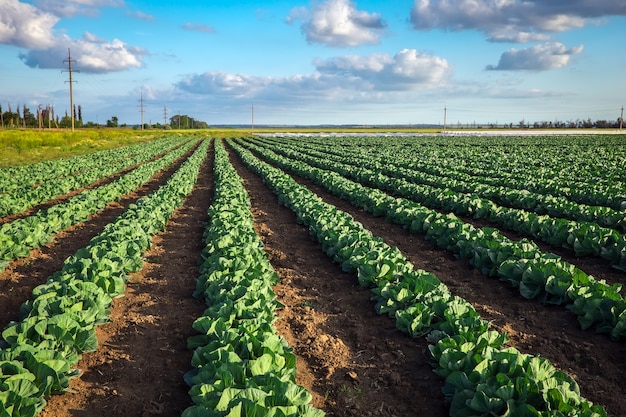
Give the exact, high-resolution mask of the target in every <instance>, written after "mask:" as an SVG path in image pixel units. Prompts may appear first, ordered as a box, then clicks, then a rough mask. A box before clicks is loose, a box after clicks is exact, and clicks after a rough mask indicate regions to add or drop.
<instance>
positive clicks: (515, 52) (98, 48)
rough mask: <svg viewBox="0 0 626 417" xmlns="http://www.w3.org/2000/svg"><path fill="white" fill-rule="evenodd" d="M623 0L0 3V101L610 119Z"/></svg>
mask: <svg viewBox="0 0 626 417" xmlns="http://www.w3.org/2000/svg"><path fill="white" fill-rule="evenodd" d="M625 41H626V0H439V1H437V0H414V1H402V0H394V1H387V2H380V1H369V0H359V1H349V0H315V1H308V0H302V1H280V0H279V1H207V0H193V1H185V0H180V1H171V0H168V1H162V0H29V1H26V0H0V74H1V80H2V81H1V85H2V87H1V88H0V104H1V105H2V107H3V109H4V110H5V111H6V109H7V106H8V105H11V106H12V107H13V109H15V107H16V106H17V105H19V106H20V108H21V106H23V105H24V104H26V105H27V106H28V107H29V108H31V110H34V109H36V108H37V106H38V105H42V106H43V107H45V106H46V105H48V104H51V105H53V106H54V109H55V112H56V114H57V115H61V114H63V113H64V112H65V111H66V110H69V86H68V83H67V80H68V73H67V72H64V71H63V70H66V69H67V63H66V62H64V60H66V59H67V51H68V48H70V51H71V54H72V59H73V60H75V62H74V69H76V70H78V71H80V72H76V73H75V74H74V80H75V81H76V83H75V84H73V87H74V88H73V90H74V103H75V104H79V105H81V108H82V113H83V120H84V121H94V122H99V123H105V122H106V120H107V119H110V118H111V117H112V116H117V117H118V119H119V121H120V122H121V123H128V124H139V123H140V122H141V113H140V109H141V107H140V98H141V97H142V96H143V99H144V111H145V112H144V121H145V122H146V123H148V122H152V123H155V122H160V123H162V122H163V116H164V113H165V114H167V117H168V118H169V117H171V116H173V115H175V114H178V113H181V114H187V115H189V116H191V117H193V118H195V119H197V120H203V121H206V122H208V123H209V124H249V123H251V121H252V107H253V106H254V122H255V124H305V125H306V124H326V123H328V124H383V125H384V124H397V123H401V124H416V123H440V124H441V123H443V118H444V108H445V109H446V112H445V113H446V121H447V123H448V124H449V125H453V124H455V123H457V122H459V123H474V122H476V123H514V124H517V123H519V121H521V120H522V119H524V120H526V121H531V122H533V121H542V120H546V121H554V120H560V121H567V120H576V119H581V120H586V119H588V118H591V119H592V120H594V121H595V120H598V119H604V120H616V119H617V118H618V117H619V116H620V109H621V106H622V105H626V81H625V79H624V68H625V67H626V54H624V53H623V51H624V46H625V43H626V42H625Z"/></svg>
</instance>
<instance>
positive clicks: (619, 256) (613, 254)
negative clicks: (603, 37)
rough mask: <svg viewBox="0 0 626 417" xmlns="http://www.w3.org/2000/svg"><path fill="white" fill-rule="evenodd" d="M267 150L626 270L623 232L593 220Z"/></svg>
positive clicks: (348, 163)
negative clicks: (533, 210)
mask: <svg viewBox="0 0 626 417" xmlns="http://www.w3.org/2000/svg"><path fill="white" fill-rule="evenodd" d="M266 147H268V146H267V145H266ZM270 148H271V149H272V150H274V151H275V152H277V153H280V154H282V155H285V156H287V157H289V158H292V159H294V158H295V159H299V160H302V161H304V162H306V163H308V164H310V165H314V166H317V167H319V168H323V169H332V170H333V171H335V172H338V173H340V174H341V175H343V176H345V177H347V178H350V179H352V180H355V181H358V182H360V183H362V184H364V185H367V186H373V187H376V188H379V189H382V190H384V191H387V192H389V193H391V194H393V195H394V196H398V197H405V198H409V199H411V200H413V201H415V202H418V203H420V204H422V205H424V206H426V207H429V208H433V209H437V210H443V211H447V212H453V213H456V214H459V215H470V216H474V218H477V219H487V220H489V221H491V222H493V223H496V224H498V225H500V226H503V227H505V228H507V229H509V230H513V231H516V232H518V233H520V234H523V235H526V236H530V237H534V238H539V239H541V240H543V241H545V242H546V243H549V244H551V245H553V246H558V247H563V248H565V249H569V250H572V251H573V252H574V253H575V254H576V256H600V257H603V258H605V259H607V260H608V261H609V262H610V264H611V265H612V266H613V267H614V268H616V269H620V270H622V271H626V235H624V234H622V233H620V232H618V231H617V230H614V229H610V228H605V227H602V226H599V225H598V224H596V223H594V222H588V221H573V220H566V219H562V218H553V217H550V216H545V215H538V214H536V213H531V212H528V211H525V210H519V209H514V208H508V207H502V206H499V205H498V204H496V203H494V202H493V201H491V200H489V199H486V198H482V197H480V196H479V195H477V194H468V193H461V192H456V191H454V190H451V189H449V188H445V187H438V186H430V185H420V184H415V183H413V182H410V181H407V180H405V179H402V178H395V177H389V176H387V175H385V174H383V172H388V171H387V169H386V168H383V167H379V166H377V164H375V163H372V162H370V161H368V160H366V159H364V158H358V159H354V158H353V157H337V158H329V157H323V155H324V154H322V153H317V152H316V153H314V154H311V155H308V154H304V153H302V152H301V151H297V150H296V149H293V148H288V149H285V147H279V146H271V147H270ZM322 158H323V159H322ZM359 161H360V163H358V162H359ZM605 209H606V208H605ZM606 210H611V209H606ZM570 214H571V212H570ZM605 220H608V218H605ZM611 222H613V223H614V224H613V225H614V226H615V227H619V228H620V229H622V228H626V213H623V212H621V213H618V212H615V213H614V214H613V215H612V216H611Z"/></svg>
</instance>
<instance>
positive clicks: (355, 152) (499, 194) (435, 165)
mask: <svg viewBox="0 0 626 417" xmlns="http://www.w3.org/2000/svg"><path fill="white" fill-rule="evenodd" d="M273 142H274V144H276V145H279V146H280V147H281V148H284V147H288V148H289V149H292V150H297V151H299V152H302V151H303V150H305V151H306V152H307V154H309V155H310V156H311V157H312V158H320V157H323V158H324V159H327V158H331V159H333V160H334V161H336V162H339V163H343V164H349V165H354V166H357V167H364V168H368V169H370V170H374V171H376V172H377V173H380V174H383V175H385V176H388V177H390V178H396V179H400V180H407V181H409V182H411V183H415V184H418V185H420V186H422V187H424V188H425V189H426V190H429V189H433V188H434V189H440V190H442V191H444V192H458V193H462V194H467V198H472V199H488V200H491V201H492V202H493V203H496V204H497V205H504V206H506V207H511V208H517V209H521V210H530V211H532V212H535V213H537V214H538V215H541V214H546V215H549V216H552V217H562V218H564V219H570V220H575V221H586V222H594V223H597V224H598V225H600V226H604V227H610V228H614V229H616V230H617V231H619V232H622V233H623V232H626V212H624V209H626V185H625V184H624V183H621V182H619V183H618V184H619V185H614V186H613V187H611V188H610V189H607V190H605V191H604V192H603V194H602V196H603V197H602V199H603V200H604V202H605V203H606V204H607V205H609V207H607V206H606V205H588V204H581V202H580V201H579V200H580V199H576V200H571V199H570V198H568V197H566V196H562V195H559V194H554V193H547V194H546V193H541V192H536V191H532V190H533V189H536V188H537V187H534V186H533V183H534V182H536V181H537V179H536V178H534V179H528V180H526V181H522V180H519V179H503V178H500V177H483V176H477V175H476V174H475V173H474V174H473V175H472V174H463V175H460V174H456V175H455V174H454V171H450V172H448V171H446V170H445V169H444V168H442V166H444V165H445V163H444V160H442V159H440V158H437V159H435V158H430V157H427V156H426V155H428V154H427V153H426V152H425V153H426V155H422V154H421V152H422V150H420V154H418V155H419V156H418V157H416V154H415V153H411V154H410V155H404V156H403V154H402V153H400V154H398V152H394V154H393V155H386V154H385V153H384V149H385V147H384V146H383V147H380V148H377V149H376V152H375V153H374V152H372V151H371V150H370V148H369V147H368V148H366V149H364V150H363V149H361V148H358V147H357V148H356V149H355V148H354V147H348V149H349V150H347V149H346V148H344V147H341V146H337V144H330V145H329V144H315V145H309V146H307V145H306V144H301V143H298V142H294V141H284V140H275V141H273ZM386 148H387V149H388V148H390V146H387V147H386ZM393 149H395V147H394V148H393ZM463 149H466V148H463ZM490 152H492V151H491V150H489V151H487V152H486V155H490ZM383 155H384V156H383ZM516 158H519V159H520V160H523V158H522V157H520V156H519V155H516ZM433 159H434V160H433ZM454 162H457V160H454ZM526 163H528V162H526ZM605 175H606V174H605ZM590 179H592V180H593V181H595V182H599V181H600V179H599V178H597V177H590ZM546 181H548V182H549V180H546ZM559 181H560V186H561V187H562V188H560V189H561V190H565V189H566V188H565V187H568V188H575V189H577V187H576V186H575V184H573V183H572V182H569V181H568V182H567V183H565V182H564V181H563V180H562V179H559ZM578 191H580V190H578ZM610 191H612V192H610ZM607 201H608V202H607Z"/></svg>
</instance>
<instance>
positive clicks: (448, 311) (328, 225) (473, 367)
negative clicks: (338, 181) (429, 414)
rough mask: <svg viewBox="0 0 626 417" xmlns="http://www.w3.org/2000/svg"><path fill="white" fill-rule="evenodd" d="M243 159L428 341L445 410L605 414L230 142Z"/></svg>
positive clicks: (564, 378)
mask: <svg viewBox="0 0 626 417" xmlns="http://www.w3.org/2000/svg"><path fill="white" fill-rule="evenodd" d="M234 147H235V149H236V151H237V152H238V153H239V155H240V156H241V157H242V159H243V161H244V163H245V164H246V165H247V166H248V167H249V168H250V169H251V170H252V171H253V172H255V173H257V175H259V176H261V177H262V178H263V180H264V182H265V183H266V184H267V185H268V186H269V187H270V188H271V189H272V190H273V191H274V192H275V193H276V194H277V195H278V198H279V201H281V203H283V204H284V205H286V206H287V207H289V208H291V209H292V210H293V211H294V212H295V213H296V215H297V216H298V220H299V221H300V222H302V223H303V224H305V225H306V226H308V227H309V231H310V233H311V235H312V236H313V237H314V238H315V239H316V240H317V241H318V242H319V243H320V244H321V245H322V249H323V250H324V251H325V252H326V253H327V254H328V255H329V256H330V257H331V258H332V259H333V260H334V261H336V262H338V263H340V264H341V266H342V268H343V269H344V270H345V271H351V272H356V273H357V276H358V280H359V282H360V283H361V284H362V285H364V286H369V287H372V290H373V292H374V294H375V299H376V300H377V303H376V309H377V311H378V312H379V313H381V314H382V313H387V314H389V315H390V316H391V317H395V318H396V323H397V326H398V328H400V329H402V330H404V331H407V332H409V333H410V334H411V335H412V336H415V337H418V336H425V337H426V338H427V340H428V341H429V342H430V343H431V346H430V351H431V353H432V356H433V365H434V366H435V372H436V373H437V374H438V375H440V376H442V377H443V378H445V384H444V388H443V392H444V394H445V395H446V396H447V397H449V399H450V404H451V405H450V415H451V416H453V417H462V416H470V415H494V416H495V415H511V416H512V415H515V416H588V417H591V416H594V417H595V416H606V415H607V414H606V412H605V410H604V409H603V408H602V407H600V406H597V405H592V404H591V403H590V402H589V401H588V400H586V399H584V398H583V397H581V395H580V391H579V387H578V385H577V383H576V382H575V381H574V380H573V378H572V377H571V376H569V375H567V374H565V373H563V372H561V371H559V370H557V369H556V368H555V367H554V366H553V365H552V364H551V363H550V362H549V361H548V360H547V359H545V358H541V357H535V356H532V355H528V354H523V353H521V352H519V351H518V350H516V349H515V348H512V347H506V342H507V337H506V335H505V334H501V333H498V332H496V331H494V330H490V329H489V323H488V322H487V321H485V320H483V319H481V318H480V316H479V314H478V313H477V312H476V311H475V309H474V308H473V307H472V306H471V305H470V304H469V303H468V302H467V301H465V300H463V299H461V298H459V297H457V296H454V295H451V294H450V291H449V290H448V288H447V287H446V286H445V285H444V284H442V283H441V282H440V281H439V280H438V279H437V277H436V276H434V275H433V274H431V273H428V272H425V271H422V270H416V269H414V267H413V265H412V264H411V263H410V262H408V261H407V260H406V258H404V256H403V255H402V254H401V253H400V251H399V250H398V249H397V248H392V247H390V246H388V245H387V244H385V243H384V241H382V240H381V239H380V238H378V237H374V236H373V235H372V234H371V232H369V231H368V230H366V229H364V228H363V226H362V225H361V224H360V223H358V222H356V221H354V219H353V218H352V217H351V216H350V215H349V214H347V213H345V212H342V211H340V210H338V209H337V208H336V207H335V206H332V205H330V204H328V203H325V202H324V201H323V200H322V199H320V198H319V197H318V196H316V195H315V194H314V193H312V192H311V191H309V190H308V189H307V188H306V187H304V186H301V185H299V184H298V183H297V182H296V181H294V180H293V179H292V178H291V177H289V176H288V175H287V174H285V173H284V172H282V171H281V170H279V169H276V168H273V167H272V166H270V165H268V164H266V163H264V162H262V161H260V160H259V159H257V158H256V157H254V156H253V155H252V153H250V152H249V151H247V150H245V149H243V148H242V147H240V146H238V145H234Z"/></svg>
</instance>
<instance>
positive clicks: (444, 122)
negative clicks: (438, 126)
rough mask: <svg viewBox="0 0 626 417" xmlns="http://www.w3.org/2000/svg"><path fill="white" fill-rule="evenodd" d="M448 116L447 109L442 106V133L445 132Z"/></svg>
mask: <svg viewBox="0 0 626 417" xmlns="http://www.w3.org/2000/svg"><path fill="white" fill-rule="evenodd" d="M447 116H448V108H447V107H446V106H443V131H444V132H445V131H446V117H447Z"/></svg>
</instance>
